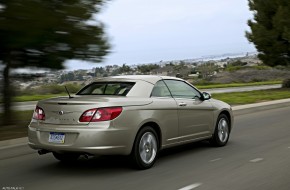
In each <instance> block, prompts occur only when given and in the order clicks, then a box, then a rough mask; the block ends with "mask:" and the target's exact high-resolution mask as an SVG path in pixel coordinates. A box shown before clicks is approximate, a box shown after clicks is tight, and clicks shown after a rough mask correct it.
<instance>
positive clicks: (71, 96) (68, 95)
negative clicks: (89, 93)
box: [64, 86, 73, 98]
mask: <svg viewBox="0 0 290 190" xmlns="http://www.w3.org/2000/svg"><path fill="white" fill-rule="evenodd" d="M64 88H65V90H66V92H67V94H68V97H69V98H73V97H72V96H71V95H70V93H69V91H68V90H67V88H66V86H64Z"/></svg>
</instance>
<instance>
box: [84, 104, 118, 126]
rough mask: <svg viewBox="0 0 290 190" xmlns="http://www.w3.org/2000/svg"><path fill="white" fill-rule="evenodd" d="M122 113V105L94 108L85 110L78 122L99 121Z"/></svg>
mask: <svg viewBox="0 0 290 190" xmlns="http://www.w3.org/2000/svg"><path fill="white" fill-rule="evenodd" d="M121 113H122V107H110V108H95V109H90V110H87V111H85V112H84V113H83V114H82V115H81V117H80V119H79V121H80V122H99V121H109V120H113V119H115V118H116V117H118V116H119V115H120V114H121Z"/></svg>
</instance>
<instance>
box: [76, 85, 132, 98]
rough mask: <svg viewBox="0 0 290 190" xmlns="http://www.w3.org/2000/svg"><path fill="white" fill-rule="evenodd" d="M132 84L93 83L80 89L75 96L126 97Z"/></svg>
mask: <svg viewBox="0 0 290 190" xmlns="http://www.w3.org/2000/svg"><path fill="white" fill-rule="evenodd" d="M134 84H135V83H134V82H94V83H91V84H89V85H87V86H85V87H84V88H83V89H81V90H80V91H79V92H78V93H77V95H115V96H126V95H127V94H128V92H129V91H130V90H131V88H132V87H133V86H134Z"/></svg>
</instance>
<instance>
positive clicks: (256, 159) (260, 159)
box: [250, 158, 264, 162]
mask: <svg viewBox="0 0 290 190" xmlns="http://www.w3.org/2000/svg"><path fill="white" fill-rule="evenodd" d="M262 160H264V158H255V159H253V160H250V162H260V161H262Z"/></svg>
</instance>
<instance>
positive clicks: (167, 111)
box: [150, 80, 178, 146]
mask: <svg viewBox="0 0 290 190" xmlns="http://www.w3.org/2000/svg"><path fill="white" fill-rule="evenodd" d="M151 99H152V100H153V103H152V104H150V107H151V109H152V110H153V111H154V113H153V115H154V116H153V117H154V118H156V120H157V121H158V123H159V126H160V128H161V131H162V145H163V146H170V145H171V144H175V143H177V142H178V113H177V104H176V101H175V100H174V98H173V97H172V96H171V94H170V92H169V90H168V88H167V86H166V85H165V83H164V82H163V80H160V81H158V82H157V83H156V84H155V85H154V88H153V90H152V93H151Z"/></svg>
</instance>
